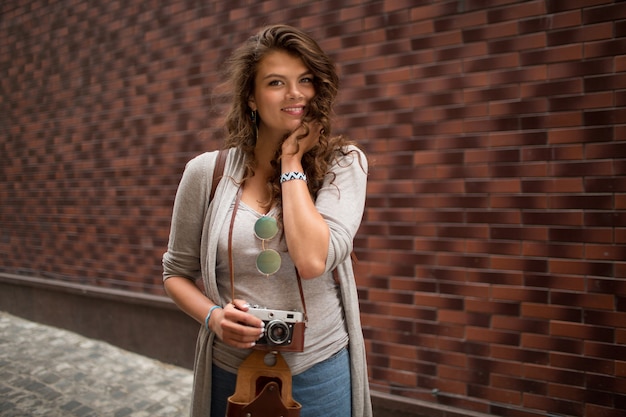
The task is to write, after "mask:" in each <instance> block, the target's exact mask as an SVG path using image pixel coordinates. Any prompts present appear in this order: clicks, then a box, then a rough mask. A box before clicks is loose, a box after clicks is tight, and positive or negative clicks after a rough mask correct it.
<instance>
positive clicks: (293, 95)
mask: <svg viewBox="0 0 626 417" xmlns="http://www.w3.org/2000/svg"><path fill="white" fill-rule="evenodd" d="M302 97H304V95H303V94H302V92H301V91H300V89H299V88H298V84H294V85H291V86H290V87H289V90H288V91H287V98H288V99H289V100H299V99H301V98H302Z"/></svg>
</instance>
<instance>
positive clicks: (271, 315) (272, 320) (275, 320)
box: [248, 306, 305, 352]
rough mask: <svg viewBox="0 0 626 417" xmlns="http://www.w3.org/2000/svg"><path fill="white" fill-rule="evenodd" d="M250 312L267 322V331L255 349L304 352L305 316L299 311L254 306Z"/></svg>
mask: <svg viewBox="0 0 626 417" xmlns="http://www.w3.org/2000/svg"><path fill="white" fill-rule="evenodd" d="M248 313H249V314H252V315H253V316H255V317H257V318H259V319H261V320H262V321H263V323H265V332H264V333H263V336H261V338H260V339H259V340H257V342H256V345H255V349H258V350H272V351H274V350H275V351H282V352H302V351H303V350H304V328H305V323H304V317H303V314H302V313H300V312H298V311H286V310H271V309H268V308H264V307H259V306H252V307H250V309H249V310H248Z"/></svg>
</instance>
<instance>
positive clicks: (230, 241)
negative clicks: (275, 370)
mask: <svg viewBox="0 0 626 417" xmlns="http://www.w3.org/2000/svg"><path fill="white" fill-rule="evenodd" d="M242 192H243V189H242V187H239V190H238V191H237V197H236V198H235V206H234V207H233V215H232V216H231V218H230V227H229V228H228V268H229V269H230V289H231V301H232V300H234V299H235V265H234V262H233V227H234V225H235V216H236V215H237V210H238V209H239V202H240V201H241V194H242ZM295 270H296V277H297V278H298V290H299V291H300V301H301V302H302V310H303V311H302V312H303V313H304V322H305V323H308V321H309V316H308V315H307V313H306V303H305V302H304V291H303V289H302V279H301V278H300V274H299V273H298V269H297V268H295Z"/></svg>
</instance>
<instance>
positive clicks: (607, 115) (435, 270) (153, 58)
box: [0, 0, 626, 417]
mask: <svg viewBox="0 0 626 417" xmlns="http://www.w3.org/2000/svg"><path fill="white" fill-rule="evenodd" d="M0 12H1V13H2V15H1V18H0V89H1V91H2V94H1V95H0V129H1V131H0V134H1V139H0V140H1V142H0V183H1V185H0V201H1V203H0V204H1V208H0V272H5V273H11V274H19V275H25V276H35V277H43V278H47V279H50V280H62V281H71V282H78V283H82V284H90V285H96V286H101V287H111V288H118V289H127V290H130V291H138V292H144V293H152V294H162V288H161V283H160V273H161V267H160V258H161V254H162V252H163V251H164V248H165V246H166V243H167V233H168V229H169V220H170V218H169V216H170V214H171V205H172V201H173V197H174V193H175V189H176V185H177V183H178V181H179V179H180V174H181V172H182V169H183V167H184V163H185V162H186V161H187V160H188V159H190V158H191V157H192V156H194V155H196V154H198V153H200V152H202V151H204V150H210V149H214V148H216V147H217V146H218V145H219V143H220V138H221V130H220V128H219V111H220V110H222V108H221V107H220V106H219V105H216V104H215V102H214V101H213V100H212V99H211V92H212V89H213V87H214V86H215V84H216V83H217V82H218V81H219V75H218V73H217V70H218V68H219V63H220V62H221V61H222V60H223V59H224V58H225V57H226V56H227V55H228V52H229V51H230V50H231V49H232V47H233V45H236V44H238V43H239V42H240V41H241V40H243V39H244V38H245V37H247V36H248V35H249V34H250V33H252V32H253V31H254V30H255V29H256V28H258V27H260V26H262V25H264V24H268V23H279V22H281V23H282V22H284V23H289V24H293V25H297V26H300V27H301V28H303V29H305V30H307V31H308V32H310V33H311V34H312V35H313V36H314V37H315V38H316V39H318V40H319V41H320V44H321V45H322V47H323V48H324V49H326V50H327V51H328V52H329V53H331V54H332V56H333V57H334V58H335V59H336V61H337V63H338V66H339V69H340V72H341V76H342V92H341V95H340V103H339V104H338V106H337V109H336V110H337V113H338V114H339V115H340V118H339V121H338V122H339V125H338V127H339V130H341V131H343V132H345V133H346V134H348V135H349V136H351V137H353V138H355V139H357V140H359V141H361V143H362V144H363V146H364V147H365V148H366V149H367V150H368V152H369V154H370V156H371V158H372V163H373V167H372V172H371V175H370V182H369V189H368V200H367V207H366V213H365V219H364V222H363V226H362V228H361V231H360V233H359V235H358V238H357V240H356V242H355V245H356V252H357V255H358V257H359V259H360V263H359V265H358V272H359V277H358V284H359V286H360V294H361V304H362V311H363V323H364V333H365V336H366V338H367V348H368V353H369V361H370V376H371V382H372V387H373V388H374V389H376V390H378V391H383V392H388V393H392V394H397V395H400V396H403V397H407V398H412V399H416V400H420V401H425V402H429V403H432V404H433V406H435V405H447V406H453V407H456V408H458V409H461V410H467V411H468V412H469V411H478V412H484V413H489V414H492V415H499V416H516V417H518V416H519V417H534V416H540V415H541V416H543V415H546V414H550V415H567V416H589V417H599V416H603V417H604V416H607V417H612V416H617V415H623V410H625V409H626V360H625V358H626V262H625V261H624V260H625V259H626V211H625V209H626V140H625V139H626V54H625V53H624V51H626V3H623V2H619V1H616V2H612V1H606V0H580V1H556V0H555V1H547V0H546V1H512V0H511V1H507V0H499V1H496V0H494V1H477V0H474V1H472V0H466V1H462V0H459V1H417V0H414V1H409V0H387V1H369V2H361V1H356V0H354V1H339V2H338V1H308V2H307V1H296V0H293V1H287V0H286V1H259V2H249V1H243V0H229V1H199V0H198V1H193V0H187V1H182V0H171V1H168V2H159V1H155V0H153V1H137V0H127V1H122V0H118V1H114V0H112V1H99V2H98V1H85V0H73V1H72V0H68V1H44V0H33V1H18V0H7V1H3V2H2V4H1V5H0Z"/></svg>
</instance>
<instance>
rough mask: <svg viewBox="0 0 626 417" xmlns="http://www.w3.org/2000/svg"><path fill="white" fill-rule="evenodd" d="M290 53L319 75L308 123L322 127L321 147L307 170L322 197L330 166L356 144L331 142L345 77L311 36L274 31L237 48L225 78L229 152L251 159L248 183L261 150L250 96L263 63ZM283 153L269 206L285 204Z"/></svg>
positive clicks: (309, 157)
mask: <svg viewBox="0 0 626 417" xmlns="http://www.w3.org/2000/svg"><path fill="white" fill-rule="evenodd" d="M277 50H279V51H284V52H287V53H289V54H291V55H293V56H296V57H299V58H300V59H302V62H303V63H304V65H305V66H306V67H307V68H308V70H309V71H311V72H312V73H313V85H314V87H315V96H314V97H313V99H311V100H310V101H309V103H308V105H307V113H306V115H305V116H304V118H303V123H307V122H310V121H313V120H316V121H318V122H319V123H320V124H321V126H322V131H321V132H322V133H321V135H320V140H319V144H318V145H317V146H315V147H314V148H312V149H311V150H310V151H308V152H307V153H306V154H305V155H304V156H303V158H302V166H303V168H304V171H305V174H306V176H307V183H308V188H309V192H310V193H311V195H312V196H313V197H315V195H316V194H317V192H318V191H319V190H320V188H321V187H322V185H323V183H324V178H325V176H326V175H327V174H328V171H329V166H330V165H331V164H332V162H333V161H334V160H335V159H336V158H338V157H339V156H341V155H345V154H346V153H347V151H346V147H347V146H348V145H350V144H352V145H355V144H354V143H353V142H351V141H348V140H347V139H346V138H345V137H344V136H342V135H338V136H331V132H332V128H331V115H332V109H333V104H334V101H335V98H336V96H337V92H338V87H339V77H338V75H337V71H336V69H335V65H334V63H333V62H332V60H331V59H330V57H329V56H328V55H327V54H326V53H325V52H324V51H323V50H322V49H321V48H320V47H319V45H318V44H317V42H315V40H313V39H312V38H311V37H310V36H309V35H307V34H306V33H304V32H302V31H301V30H298V29H296V28H294V27H291V26H287V25H274V26H269V27H265V28H263V29H261V30H260V31H259V32H258V33H257V34H256V35H253V36H251V37H250V38H248V39H247V40H246V41H245V42H244V43H243V44H242V45H241V46H240V47H239V48H237V49H236V50H235V51H234V52H233V53H232V54H231V56H230V58H229V59H228V60H227V61H226V66H225V75H226V78H227V85H228V90H229V91H230V108H229V110H228V113H227V114H226V121H225V124H226V129H227V132H228V135H227V138H226V140H225V147H226V148H231V147H238V148H240V149H241V150H242V151H243V152H244V154H245V156H246V174H245V176H244V180H245V179H246V178H249V177H250V176H252V174H253V173H254V164H255V158H254V147H255V144H256V129H257V126H256V124H255V121H253V119H252V118H251V117H250V112H251V109H250V108H249V106H248V100H249V98H250V95H251V94H252V92H253V91H254V88H255V85H254V80H255V77H256V74H257V67H258V64H259V62H260V61H261V59H262V58H263V57H264V56H266V55H267V54H268V53H269V52H272V51H277ZM280 158H281V148H280V147H279V148H278V150H277V153H276V155H275V156H274V158H273V160H272V165H273V166H274V168H275V172H274V175H273V176H272V177H271V178H270V179H269V181H268V189H269V191H270V198H269V200H268V201H267V202H266V203H267V205H268V206H271V205H273V204H278V203H280V199H281V187H280V182H279V177H280V170H279V169H278V168H279V161H280Z"/></svg>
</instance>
